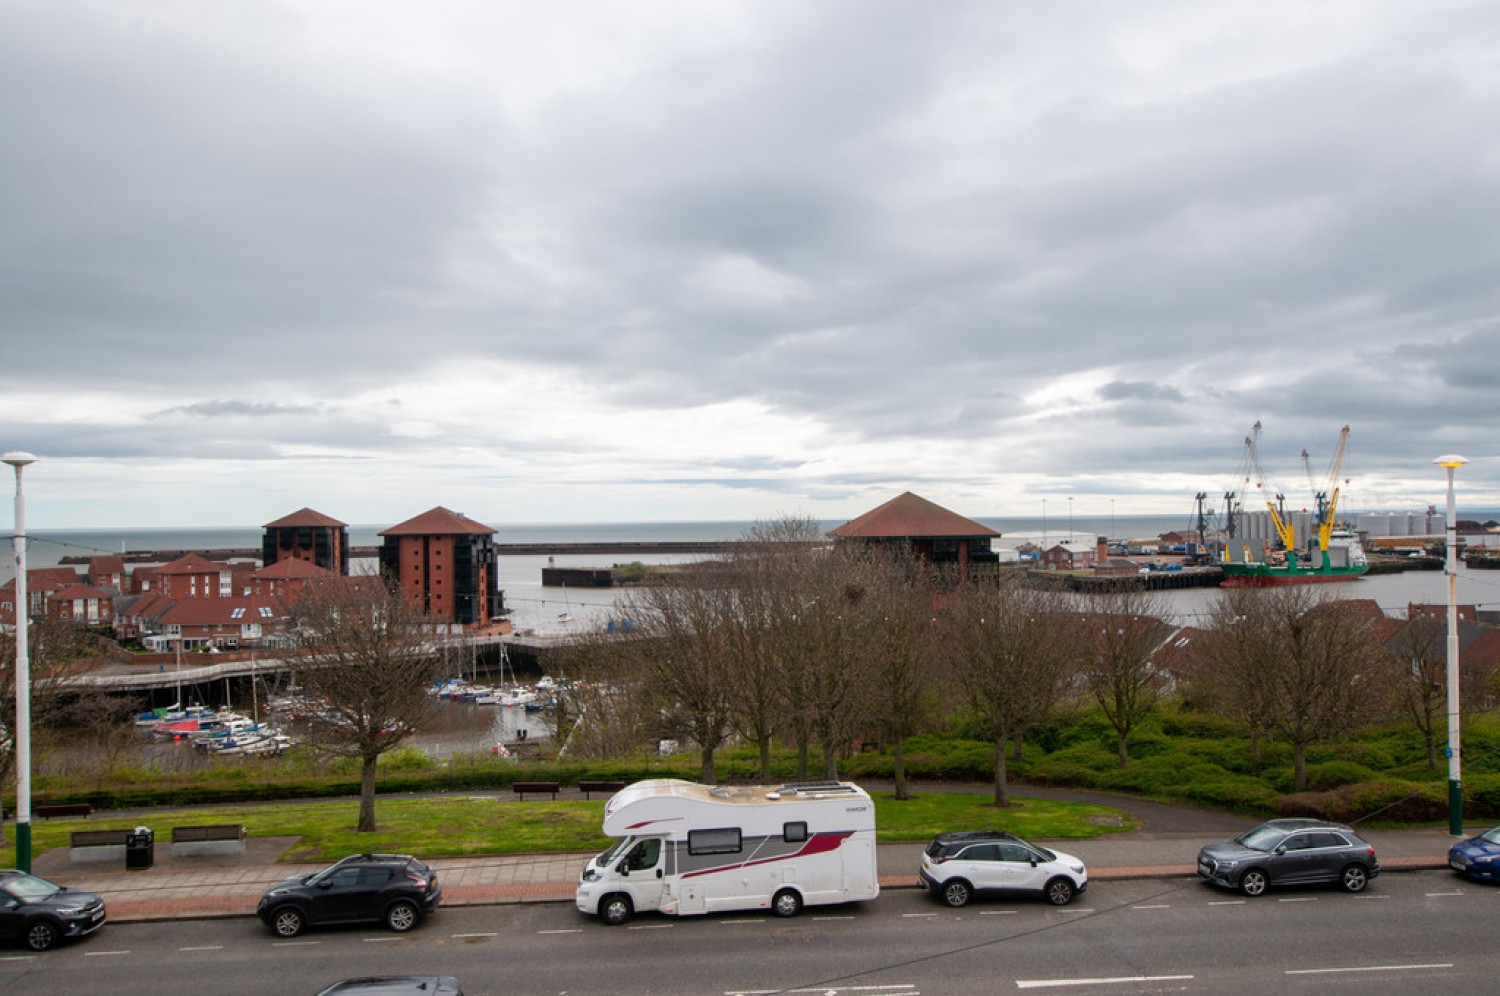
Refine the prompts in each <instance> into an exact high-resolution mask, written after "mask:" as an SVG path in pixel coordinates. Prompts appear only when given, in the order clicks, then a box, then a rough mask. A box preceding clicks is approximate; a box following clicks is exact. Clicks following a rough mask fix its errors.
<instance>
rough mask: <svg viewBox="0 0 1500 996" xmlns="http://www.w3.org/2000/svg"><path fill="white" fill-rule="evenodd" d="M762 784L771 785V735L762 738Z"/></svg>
mask: <svg viewBox="0 0 1500 996" xmlns="http://www.w3.org/2000/svg"><path fill="white" fill-rule="evenodd" d="M760 783H761V784H762V785H769V784H771V737H770V734H767V735H766V736H763V737H761V738H760Z"/></svg>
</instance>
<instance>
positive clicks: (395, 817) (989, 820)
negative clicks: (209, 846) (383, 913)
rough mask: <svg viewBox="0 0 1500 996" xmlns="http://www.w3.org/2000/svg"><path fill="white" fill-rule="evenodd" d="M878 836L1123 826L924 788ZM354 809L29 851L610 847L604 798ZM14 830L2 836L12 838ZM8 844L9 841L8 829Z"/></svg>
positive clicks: (114, 824) (1072, 810)
mask: <svg viewBox="0 0 1500 996" xmlns="http://www.w3.org/2000/svg"><path fill="white" fill-rule="evenodd" d="M875 802H876V811H875V812H876V824H877V828H878V830H877V835H878V837H879V839H880V840H882V841H923V840H927V839H929V838H931V837H932V836H933V835H934V834H936V833H938V832H940V831H943V830H965V829H1001V830H1010V831H1013V832H1014V833H1017V834H1019V835H1021V836H1023V837H1036V838H1071V839H1078V838H1087V837H1099V836H1103V835H1105V834H1110V833H1118V832H1120V831H1122V830H1130V829H1133V828H1134V826H1135V823H1134V821H1132V820H1131V819H1130V818H1129V817H1128V816H1126V815H1125V814H1124V813H1121V812H1120V811H1119V810H1115V809H1110V808H1108V807H1105V806H1093V805H1083V804H1080V803H1067V802H1055V801H1051V800H1042V799H1028V798H1025V797H1020V798H1017V799H1016V800H1015V802H1016V805H1013V806H1011V807H1010V808H1007V809H996V808H995V807H994V806H993V805H992V804H991V796H990V795H989V794H977V793H969V792H925V793H919V794H917V795H916V796H915V797H914V798H913V799H911V800H909V801H907V802H896V801H894V799H893V798H892V796H891V794H890V793H889V792H877V793H875ZM358 816H359V809H358V803H357V802H355V801H353V800H340V801H337V802H305V803H277V804H271V805H265V804H255V805H237V806H212V807H194V808H189V809H161V810H150V811H144V812H143V811H134V812H131V813H130V814H128V815H124V814H122V815H121V816H119V817H111V815H110V814H109V813H96V814H95V815H94V816H92V817H90V818H89V819H56V820H44V821H42V822H40V823H33V824H32V847H33V849H34V850H35V851H36V852H37V853H40V852H42V851H44V850H48V849H51V848H54V847H67V846H68V834H69V833H70V832H72V831H74V830H101V829H110V828H128V827H132V826H135V825H136V824H137V823H144V824H145V825H147V826H150V827H152V828H153V829H155V830H156V839H157V844H158V846H167V845H168V843H169V842H170V841H171V828H172V827H174V826H195V825H200V824H213V823H242V824H244V826H245V831H246V833H248V834H249V835H250V836H252V837H297V838H299V840H298V843H297V844H296V845H295V846H294V847H293V848H292V849H291V850H290V851H288V852H287V854H286V855H285V860H287V861H299V862H301V861H306V862H319V861H334V860H337V859H338V858H341V857H343V856H344V855H346V854H355V853H358V852H361V851H395V852H398V853H405V854H416V855H419V856H421V857H423V858H434V857H453V856H459V855H465V854H532V853H544V852H548V851H598V850H603V849H604V848H605V847H607V846H608V844H609V838H607V837H605V836H604V835H603V834H601V833H600V832H599V827H600V824H601V822H602V821H603V818H604V800H603V799H595V800H590V801H584V800H577V801H573V800H570V801H567V802H543V801H537V800H532V799H527V800H525V801H515V800H512V799H498V798H495V797H493V796H483V797H481V796H462V795H434V796H417V797H400V798H389V797H386V798H379V799H377V800H376V803H375V819H376V822H377V824H378V827H379V829H377V830H376V831H375V832H374V833H364V834H362V833H356V832H355V830H354V823H355V820H356V819H357V818H358ZM13 829H14V828H13V827H11V828H8V830H10V831H12V832H13ZM6 836H7V840H13V839H14V837H13V836H12V835H11V833H9V832H8V833H7V835H6Z"/></svg>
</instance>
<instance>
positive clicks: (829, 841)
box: [682, 830, 854, 878]
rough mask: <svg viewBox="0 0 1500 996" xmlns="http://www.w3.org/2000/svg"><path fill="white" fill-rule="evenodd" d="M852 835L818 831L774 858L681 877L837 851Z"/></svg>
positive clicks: (718, 866)
mask: <svg viewBox="0 0 1500 996" xmlns="http://www.w3.org/2000/svg"><path fill="white" fill-rule="evenodd" d="M852 836H854V831H853V830H841V831H836V832H834V833H820V834H815V835H814V836H812V837H809V838H808V839H807V841H806V843H804V844H803V845H802V846H801V847H800V848H798V849H797V850H795V851H793V852H792V853H791V854H782V855H779V856H777V857H774V858H759V859H757V860H754V861H740V862H736V863H734V864H725V865H716V866H715V867H713V868H704V869H701V870H699V871H693V872H683V874H682V877H683V878H697V877H698V876H699V875H713V874H715V873H717V872H722V871H730V870H732V869H735V868H753V867H754V866H756V865H770V864H775V863H776V862H778V861H790V860H792V859H793V858H801V857H806V856H807V855H811V854H826V853H828V852H829V851H837V850H838V849H839V846H840V845H841V844H843V842H844V841H845V839H847V838H849V837H852Z"/></svg>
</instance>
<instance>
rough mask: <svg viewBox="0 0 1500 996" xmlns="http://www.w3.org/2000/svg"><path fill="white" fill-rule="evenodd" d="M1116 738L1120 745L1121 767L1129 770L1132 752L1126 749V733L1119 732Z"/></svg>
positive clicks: (1116, 733)
mask: <svg viewBox="0 0 1500 996" xmlns="http://www.w3.org/2000/svg"><path fill="white" fill-rule="evenodd" d="M1115 737H1116V740H1117V741H1118V743H1119V745H1120V767H1122V768H1128V767H1130V751H1129V750H1127V749H1126V747H1125V731H1124V730H1117V731H1116V732H1115Z"/></svg>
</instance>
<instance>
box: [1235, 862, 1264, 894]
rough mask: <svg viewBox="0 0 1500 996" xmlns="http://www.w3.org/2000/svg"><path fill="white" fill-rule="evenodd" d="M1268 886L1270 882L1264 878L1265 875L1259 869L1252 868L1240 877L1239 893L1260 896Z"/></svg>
mask: <svg viewBox="0 0 1500 996" xmlns="http://www.w3.org/2000/svg"><path fill="white" fill-rule="evenodd" d="M1270 884H1271V883H1270V880H1268V879H1267V878H1266V873H1265V872H1263V871H1261V870H1260V869H1259V868H1252V869H1250V870H1249V871H1247V872H1245V874H1243V875H1241V876H1240V891H1241V892H1243V893H1244V894H1245V895H1247V896H1258V895H1260V894H1261V893H1262V892H1265V891H1266V886H1268V885H1270Z"/></svg>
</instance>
